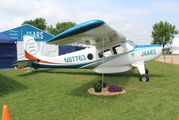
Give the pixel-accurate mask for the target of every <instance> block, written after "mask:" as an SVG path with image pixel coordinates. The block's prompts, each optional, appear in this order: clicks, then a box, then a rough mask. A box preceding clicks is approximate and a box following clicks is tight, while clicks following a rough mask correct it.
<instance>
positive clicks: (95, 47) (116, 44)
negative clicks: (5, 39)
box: [12, 20, 162, 82]
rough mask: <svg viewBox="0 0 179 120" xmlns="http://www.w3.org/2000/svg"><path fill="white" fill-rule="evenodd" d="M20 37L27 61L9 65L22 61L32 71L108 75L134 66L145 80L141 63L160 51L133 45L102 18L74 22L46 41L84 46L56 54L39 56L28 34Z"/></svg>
mask: <svg viewBox="0 0 179 120" xmlns="http://www.w3.org/2000/svg"><path fill="white" fill-rule="evenodd" d="M23 40H24V52H25V57H26V59H27V60H23V61H15V62H14V63H13V64H12V65H18V64H21V63H23V64H24V63H26V64H27V66H30V67H33V68H34V72H36V69H38V68H81V69H93V71H95V72H97V73H103V74H108V73H120V72H125V71H128V70H131V69H132V68H133V67H136V68H138V71H139V73H140V76H139V80H140V81H143V82H148V81H149V76H148V70H147V69H146V68H145V66H144V64H145V63H146V62H149V61H152V60H155V59H156V58H158V57H159V56H160V55H161V54H162V47H161V46H160V45H143V46H138V45H135V44H134V43H131V42H130V41H128V40H126V38H125V37H124V36H123V35H121V34H120V33H118V32H117V31H115V30H114V29H112V28H111V27H110V26H108V25H107V24H106V23H105V22H104V21H102V20H91V21H88V22H84V23H82V24H79V25H76V26H74V27H72V28H70V29H68V30H66V31H64V32H62V33H60V34H58V35H57V36H55V37H53V38H52V39H51V40H49V41H47V43H50V44H56V45H67V44H70V43H80V44H84V45H86V46H88V47H86V48H85V49H83V50H79V51H75V52H71V53H67V54H64V55H60V56H57V57H46V56H42V55H41V53H40V51H39V49H38V47H37V45H36V43H35V40H34V38H33V37H32V36H31V35H24V36H23Z"/></svg>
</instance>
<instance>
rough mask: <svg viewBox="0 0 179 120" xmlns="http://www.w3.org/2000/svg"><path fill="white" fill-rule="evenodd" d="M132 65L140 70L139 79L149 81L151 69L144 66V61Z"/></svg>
mask: <svg viewBox="0 0 179 120" xmlns="http://www.w3.org/2000/svg"><path fill="white" fill-rule="evenodd" d="M132 66H134V67H137V69H138V70H139V72H140V76H139V81H141V82H148V81H149V76H148V74H149V71H148V69H147V68H145V66H144V61H138V62H135V63H133V64H132Z"/></svg>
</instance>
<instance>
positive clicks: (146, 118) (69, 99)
mask: <svg viewBox="0 0 179 120" xmlns="http://www.w3.org/2000/svg"><path fill="white" fill-rule="evenodd" d="M146 67H147V68H148V69H149V76H150V81H149V82H146V83H145V82H139V80H138V76H139V73H138V71H137V70H131V71H128V72H125V73H120V74H112V75H105V76H104V78H105V80H106V81H107V84H108V85H110V84H118V85H120V86H122V87H123V88H124V89H125V90H126V91H127V92H126V93H125V94H123V95H117V96H94V95H91V94H89V93H88V92H87V90H88V89H89V88H91V87H92V84H93V83H94V82H95V81H97V80H99V79H101V75H100V74H97V73H94V72H93V71H92V70H83V69H39V70H38V72H37V73H35V74H34V73H31V72H28V71H29V70H0V105H1V106H2V107H3V105H4V104H7V105H8V108H9V112H10V116H11V119H12V120H25V119H26V120H34V119H35V120H39V119H40V120H52V119H53V120H74V119H76V120H83V119H85V120H101V119H105V120H109V119H110V120H114V119H120V120H130V119H132V120H161V119H163V120H175V119H176V118H177V116H178V113H179V92H178V91H179V87H178V86H179V79H178V76H179V65H170V64H167V63H160V62H155V61H153V62H150V63H147V64H146Z"/></svg>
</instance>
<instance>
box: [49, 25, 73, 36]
mask: <svg viewBox="0 0 179 120" xmlns="http://www.w3.org/2000/svg"><path fill="white" fill-rule="evenodd" d="M75 25H76V23H73V22H62V23H59V22H58V23H57V24H56V25H55V27H53V26H52V25H49V26H47V29H46V30H47V32H48V33H50V34H53V35H57V34H59V33H61V32H63V31H65V30H67V29H69V28H71V27H73V26H75Z"/></svg>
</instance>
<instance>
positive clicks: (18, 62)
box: [11, 59, 38, 66]
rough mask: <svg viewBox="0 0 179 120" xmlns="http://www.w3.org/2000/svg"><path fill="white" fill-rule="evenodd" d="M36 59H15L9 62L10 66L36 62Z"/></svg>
mask: <svg viewBox="0 0 179 120" xmlns="http://www.w3.org/2000/svg"><path fill="white" fill-rule="evenodd" d="M37 61H38V59H36V60H20V61H15V62H13V63H12V64H11V66H17V65H27V64H29V63H30V64H31V63H33V62H37Z"/></svg>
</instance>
